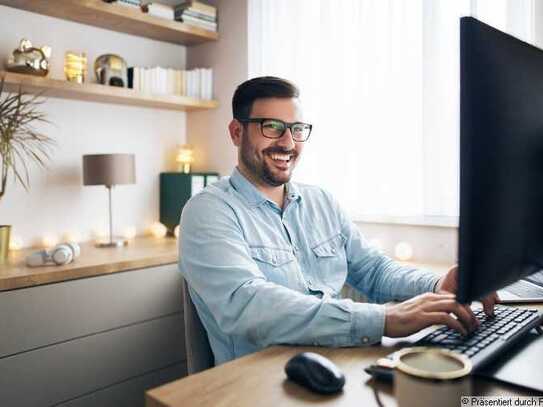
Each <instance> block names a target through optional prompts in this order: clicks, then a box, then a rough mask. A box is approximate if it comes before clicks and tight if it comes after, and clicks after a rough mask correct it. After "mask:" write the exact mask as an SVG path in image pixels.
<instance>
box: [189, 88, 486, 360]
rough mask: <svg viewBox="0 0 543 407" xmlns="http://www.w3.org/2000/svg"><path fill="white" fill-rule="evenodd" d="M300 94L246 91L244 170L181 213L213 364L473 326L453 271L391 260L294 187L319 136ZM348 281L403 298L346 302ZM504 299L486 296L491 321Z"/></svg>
mask: <svg viewBox="0 0 543 407" xmlns="http://www.w3.org/2000/svg"><path fill="white" fill-rule="evenodd" d="M298 97H299V92H298V89H297V88H296V87H295V86H294V85H293V84H292V83H290V82H288V81H285V80H283V79H279V78H274V77H262V78H255V79H252V80H249V81H247V82H245V83H243V84H241V85H240V86H239V87H238V88H237V90H236V92H235V94H234V97H233V100H232V108H233V115H234V118H233V120H232V121H231V122H230V124H229V127H228V129H229V131H230V137H231V139H232V142H233V143H234V145H235V146H236V147H237V148H238V165H237V168H236V169H234V171H233V173H232V176H231V177H230V178H228V179H222V180H221V181H219V182H218V183H215V184H213V185H212V186H209V187H207V188H206V189H205V190H204V191H203V192H201V193H200V194H198V195H196V196H194V197H193V198H192V199H191V200H190V201H189V202H188V203H187V205H186V206H185V208H184V210H183V214H182V217H181V238H180V246H179V247H180V263H179V264H180V270H181V272H182V274H183V276H184V277H185V279H186V280H187V282H188V284H189V287H190V288H189V289H190V294H191V298H192V300H193V302H194V304H195V306H196V308H197V310H198V314H199V316H200V318H201V320H202V323H203V325H204V327H205V328H206V331H207V333H208V336H209V341H210V344H211V347H212V349H213V353H214V355H215V363H216V364H220V363H223V362H226V361H228V360H231V359H234V358H237V357H239V356H242V355H244V354H247V353H251V352H254V351H257V350H259V349H262V348H264V347H266V346H269V345H274V344H307V345H322V346H355V345H369V344H373V343H376V342H379V341H380V340H381V337H382V336H383V335H386V336H391V337H398V336H406V335H409V334H411V333H413V332H416V331H418V330H420V329H422V328H425V327H427V326H430V325H433V324H445V325H447V326H449V327H451V328H454V329H456V330H458V331H460V332H461V333H463V334H465V333H467V332H468V331H471V330H473V329H475V328H476V327H477V325H478V322H477V319H476V318H475V316H474V315H473V313H472V312H471V309H470V308H469V307H465V306H462V305H460V304H458V303H457V302H456V301H455V296H454V294H453V293H454V292H455V291H456V281H457V280H456V278H457V273H456V269H454V268H453V269H451V270H450V271H449V272H448V273H447V275H446V276H444V277H443V278H441V279H439V278H438V277H436V276H435V274H433V273H431V272H427V271H421V270H416V269H414V268H411V267H407V266H400V265H399V264H396V263H394V262H393V261H392V260H391V259H389V258H387V257H386V256H384V255H382V254H380V253H379V252H377V251H376V250H374V249H373V248H372V247H370V246H369V245H368V244H367V242H366V241H365V240H364V239H363V237H362V236H361V234H360V232H359V231H358V228H357V227H356V226H355V225H354V223H353V222H351V221H350V220H349V219H348V218H347V216H346V215H345V214H344V213H343V212H342V211H341V209H340V208H339V206H338V204H337V203H336V202H335V201H334V199H333V198H332V197H331V195H330V194H328V193H327V192H325V191H323V190H322V189H320V188H317V187H315V186H308V185H302V184H296V183H293V182H290V178H291V175H292V171H293V170H294V168H295V166H296V164H297V162H298V160H299V159H300V156H301V154H302V151H303V148H304V145H305V142H307V140H308V138H309V136H310V134H311V129H312V126H311V125H310V124H307V123H304V119H303V114H302V109H301V104H300V101H299V99H298ZM345 282H347V283H348V284H350V285H351V286H353V287H354V288H355V289H357V290H359V291H360V292H362V293H364V294H365V295H367V296H368V298H369V299H370V300H371V301H373V302H378V303H383V302H385V301H404V302H400V303H395V304H389V305H380V304H374V303H355V302H353V301H351V300H349V299H341V298H340V290H341V287H342V286H343V285H344V283H345ZM446 291H448V292H446ZM409 298H410V299H409ZM406 299H409V300H407V301H405V300H406ZM495 300H496V298H495V295H492V296H489V297H488V298H487V299H485V300H484V307H485V311H486V312H487V313H488V314H491V313H492V308H493V304H494V302H495Z"/></svg>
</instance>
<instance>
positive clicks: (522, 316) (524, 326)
mask: <svg viewBox="0 0 543 407" xmlns="http://www.w3.org/2000/svg"><path fill="white" fill-rule="evenodd" d="M473 312H474V314H475V316H476V317H477V319H478V320H479V321H480V323H481V325H480V326H479V328H477V329H476V330H475V331H474V332H472V333H470V334H469V335H467V336H462V334H460V333H459V332H457V331H455V330H453V329H451V328H449V327H447V326H444V327H441V328H438V329H437V330H435V331H433V332H431V333H429V334H428V335H426V336H425V337H424V338H422V339H420V340H419V341H417V342H416V345H417V346H439V347H442V348H446V349H450V350H453V351H456V352H459V353H462V354H464V355H466V356H467V357H469V358H470V359H471V362H472V364H473V370H474V371H476V370H477V369H480V368H482V367H483V366H484V365H486V364H487V363H489V362H491V361H492V360H493V359H494V358H496V357H497V356H498V355H499V354H500V353H502V352H503V351H504V350H505V349H507V348H509V347H510V346H511V345H513V344H514V343H515V342H516V341H517V340H518V339H520V338H521V337H522V336H523V335H524V334H526V333H528V332H529V331H530V330H531V329H532V328H536V327H538V326H539V325H540V323H541V320H542V315H541V314H540V313H539V311H537V310H535V309H526V308H514V307H504V306H501V305H496V306H495V307H494V313H495V317H494V318H488V317H487V316H486V314H485V313H484V311H483V310H482V309H474V310H473Z"/></svg>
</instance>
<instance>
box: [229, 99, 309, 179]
mask: <svg viewBox="0 0 543 407" xmlns="http://www.w3.org/2000/svg"><path fill="white" fill-rule="evenodd" d="M250 118H270V119H279V120H282V121H284V122H286V123H293V122H300V121H302V111H301V107H300V102H299V100H298V99H294V98H266V99H257V100H255V102H254V103H253V108H252V110H251V114H250ZM241 132H242V134H241V140H240V144H239V147H240V149H239V165H240V168H241V170H242V172H243V173H245V174H246V175H249V177H251V178H252V180H253V181H254V182H257V183H258V184H261V185H264V186H273V187H277V186H280V185H283V184H285V183H287V182H289V181H290V178H291V176H292V171H293V170H294V167H295V166H296V164H297V162H298V159H299V157H300V154H301V153H302V150H303V146H304V143H303V142H294V140H293V139H292V133H291V131H290V129H286V130H285V132H284V133H283V135H282V136H281V137H280V138H278V139H270V138H266V137H264V136H263V135H262V132H261V126H260V124H259V123H247V124H245V126H243V127H242V129H241Z"/></svg>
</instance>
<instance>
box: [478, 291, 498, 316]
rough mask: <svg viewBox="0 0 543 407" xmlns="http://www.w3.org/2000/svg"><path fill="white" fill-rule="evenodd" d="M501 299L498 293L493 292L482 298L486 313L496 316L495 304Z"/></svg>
mask: <svg viewBox="0 0 543 407" xmlns="http://www.w3.org/2000/svg"><path fill="white" fill-rule="evenodd" d="M498 301H499V297H498V294H496V293H495V292H493V293H492V294H489V295H487V296H486V297H485V298H483V299H482V300H481V302H482V303H483V310H484V311H485V314H486V315H488V316H489V317H493V316H494V304H496V303H497V302H498Z"/></svg>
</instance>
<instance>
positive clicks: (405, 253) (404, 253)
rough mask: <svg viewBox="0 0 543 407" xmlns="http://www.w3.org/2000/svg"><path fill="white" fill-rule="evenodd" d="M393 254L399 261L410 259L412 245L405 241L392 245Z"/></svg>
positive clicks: (411, 256)
mask: <svg viewBox="0 0 543 407" xmlns="http://www.w3.org/2000/svg"><path fill="white" fill-rule="evenodd" d="M394 255H395V256H396V258H397V259H398V260H401V261H407V260H411V259H412V258H413V247H412V246H411V245H410V244H409V243H407V242H400V243H398V244H397V245H396V246H395V247H394Z"/></svg>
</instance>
